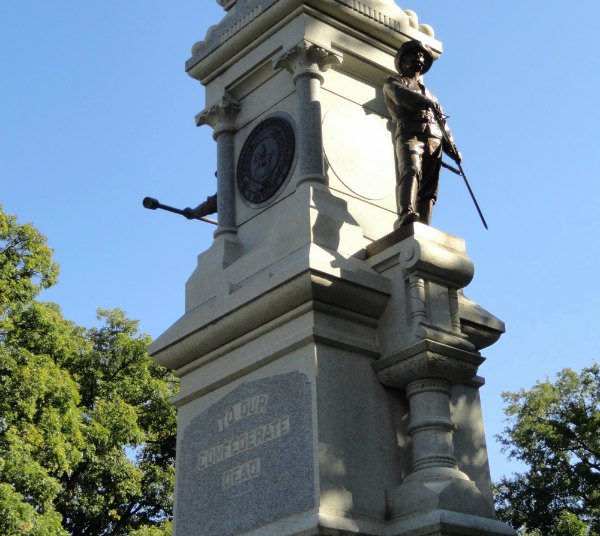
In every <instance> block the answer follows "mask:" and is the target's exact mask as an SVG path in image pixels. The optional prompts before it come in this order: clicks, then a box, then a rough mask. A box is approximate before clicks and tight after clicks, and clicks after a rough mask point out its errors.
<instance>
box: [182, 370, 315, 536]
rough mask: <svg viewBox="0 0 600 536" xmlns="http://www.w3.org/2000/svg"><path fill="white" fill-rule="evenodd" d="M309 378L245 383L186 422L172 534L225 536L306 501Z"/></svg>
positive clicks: (310, 482) (310, 480)
mask: <svg viewBox="0 0 600 536" xmlns="http://www.w3.org/2000/svg"><path fill="white" fill-rule="evenodd" d="M310 393H311V391H310V382H309V380H308V378H307V377H306V375H304V374H302V373H300V372H290V373H287V374H281V375H278V376H273V377H271V378H265V379H262V380H255V381H252V382H247V383H244V384H242V385H240V386H239V387H237V388H236V389H234V390H233V391H232V392H231V393H229V394H228V395H227V396H225V397H223V398H222V399H221V400H220V401H218V402H217V403H215V404H213V405H212V406H211V407H210V408H208V409H207V410H206V411H204V412H203V413H202V414H200V415H199V416H198V417H196V418H195V419H193V420H192V422H191V423H190V425H189V426H188V427H187V429H186V430H185V432H184V434H183V440H182V441H181V445H180V450H179V451H178V456H179V457H180V459H179V465H178V470H179V475H178V488H177V497H176V522H177V533H178V534H180V535H185V536H187V535H189V536H191V535H192V534H193V535H195V536H197V535H207V536H208V535H210V536H226V535H227V536H229V535H234V534H240V533H244V532H247V531H250V530H253V529H256V528H258V527H261V526H263V525H267V524H269V523H273V522H274V521H277V520H279V519H283V518H286V517H289V516H292V515H295V514H299V513H302V512H304V511H306V510H309V509H311V508H312V507H313V506H314V475H313V448H312V427H311V426H312V425H311V395H310Z"/></svg>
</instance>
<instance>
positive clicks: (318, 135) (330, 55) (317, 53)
mask: <svg viewBox="0 0 600 536" xmlns="http://www.w3.org/2000/svg"><path fill="white" fill-rule="evenodd" d="M341 62H342V60H341V56H340V55H339V54H335V53H334V52H332V51H330V50H327V49H325V48H323V47H320V46H318V45H315V44H313V43H310V42H309V41H303V42H302V43H300V44H299V45H297V46H296V47H294V48H293V49H291V50H289V51H288V52H286V53H285V54H284V55H283V56H281V57H280V58H279V59H277V60H276V61H275V62H274V67H275V68H276V69H287V70H288V71H289V72H290V73H291V74H292V75H293V77H294V78H293V80H294V84H295V86H296V110H297V113H296V119H297V122H298V146H299V151H300V155H299V163H298V165H299V169H300V179H299V181H298V183H302V182H307V181H308V182H317V183H324V182H325V181H326V179H325V169H324V164H323V134H322V131H321V120H322V117H321V103H320V96H319V93H320V89H321V84H322V83H323V80H324V79H323V74H322V73H323V72H324V71H326V70H327V69H329V68H330V67H331V66H333V65H339V64H341Z"/></svg>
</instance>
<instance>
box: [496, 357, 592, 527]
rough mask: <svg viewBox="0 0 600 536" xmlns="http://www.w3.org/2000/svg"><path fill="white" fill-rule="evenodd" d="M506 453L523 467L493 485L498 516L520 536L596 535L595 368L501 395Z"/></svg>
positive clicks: (558, 376)
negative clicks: (504, 421)
mask: <svg viewBox="0 0 600 536" xmlns="http://www.w3.org/2000/svg"><path fill="white" fill-rule="evenodd" d="M503 397H504V400H505V402H507V403H508V404H507V407H506V409H505V412H506V415H507V417H508V419H507V421H508V423H509V425H508V426H507V427H506V428H505V430H504V433H503V434H502V435H501V436H499V440H500V442H501V443H502V445H503V450H504V451H505V452H507V453H508V454H509V456H510V457H512V458H516V459H518V460H520V461H521V462H524V464H525V465H526V466H527V468H528V470H527V471H526V472H524V473H520V474H514V475H513V476H512V478H504V479H502V481H501V482H500V483H499V484H497V489H496V503H497V512H498V515H499V516H500V518H501V519H503V520H505V521H507V522H508V523H510V524H511V525H513V526H514V527H515V528H517V529H521V530H522V531H524V532H523V533H524V534H529V535H533V534H540V535H544V536H547V535H548V536H588V535H590V536H598V535H600V433H599V431H600V367H599V366H598V364H596V363H594V364H592V366H590V367H588V368H585V369H583V370H582V371H581V372H580V373H576V372H574V371H573V370H571V369H565V370H563V371H562V372H560V373H559V374H558V375H557V378H556V381H554V382H551V381H549V380H546V381H544V382H538V383H537V384H536V385H534V386H533V388H531V389H530V390H524V389H522V390H520V391H519V392H517V393H504V395H503Z"/></svg>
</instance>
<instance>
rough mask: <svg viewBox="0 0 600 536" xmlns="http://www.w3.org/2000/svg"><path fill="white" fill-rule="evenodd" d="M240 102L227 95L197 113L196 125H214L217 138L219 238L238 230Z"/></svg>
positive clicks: (233, 233) (214, 135) (217, 232)
mask: <svg viewBox="0 0 600 536" xmlns="http://www.w3.org/2000/svg"><path fill="white" fill-rule="evenodd" d="M239 111H240V104H239V103H238V102H237V101H235V100H234V99H233V98H231V97H229V96H228V95H225V96H224V97H223V99H222V100H221V102H219V103H218V104H216V105H214V106H212V107H211V108H208V109H206V110H203V111H202V112H200V113H199V114H198V115H197V116H196V126H202V125H210V126H211V127H212V128H213V129H214V132H213V138H214V139H215V140H216V142H217V207H218V216H219V225H218V226H217V230H216V231H215V238H216V237H217V236H220V235H224V234H230V235H235V234H236V233H237V226H236V220H235V171H234V170H235V164H234V153H233V135H234V131H235V128H234V120H235V116H236V115H237V114H238V112H239Z"/></svg>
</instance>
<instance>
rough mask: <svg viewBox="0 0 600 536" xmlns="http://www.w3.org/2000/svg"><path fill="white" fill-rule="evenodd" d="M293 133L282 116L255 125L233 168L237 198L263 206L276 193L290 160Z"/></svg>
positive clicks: (288, 169) (292, 153) (282, 181)
mask: <svg viewBox="0 0 600 536" xmlns="http://www.w3.org/2000/svg"><path fill="white" fill-rule="evenodd" d="M294 147H295V141H294V131H293V130H292V127H291V125H290V124H289V123H288V122H287V121H286V120H285V119H283V118H282V117H270V118H268V119H265V120H264V121H263V122H262V123H260V124H259V125H258V126H256V127H255V128H254V129H253V130H252V132H250V135H249V136H248V139H246V143H244V146H243V147H242V152H241V153H240V158H239V160H238V165H237V185H238V189H239V192H240V195H241V196H242V197H243V198H244V199H245V200H246V201H249V202H250V203H253V204H260V203H264V202H265V201H267V200H268V199H270V198H271V197H273V196H274V195H275V193H277V191H278V190H279V189H280V188H281V186H282V185H283V183H284V182H285V179H286V178H287V176H288V173H289V171H290V168H291V167H292V161H293V160H294Z"/></svg>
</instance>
